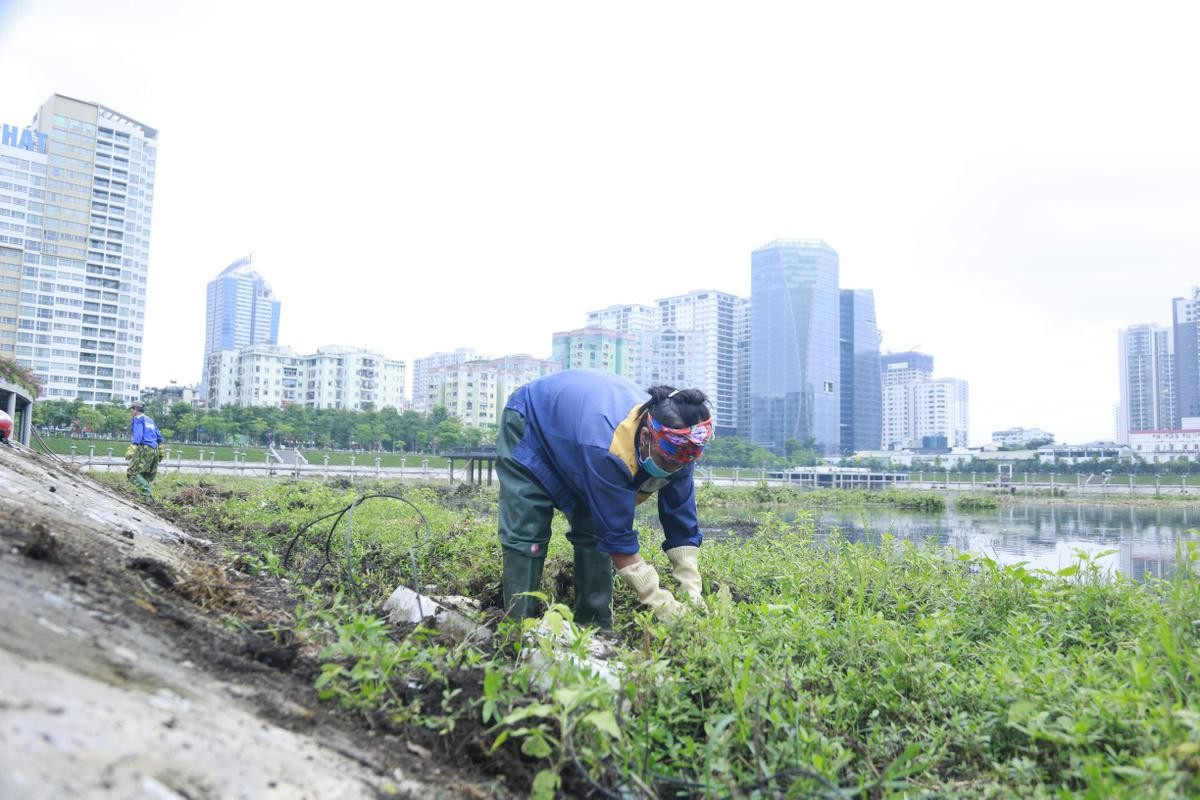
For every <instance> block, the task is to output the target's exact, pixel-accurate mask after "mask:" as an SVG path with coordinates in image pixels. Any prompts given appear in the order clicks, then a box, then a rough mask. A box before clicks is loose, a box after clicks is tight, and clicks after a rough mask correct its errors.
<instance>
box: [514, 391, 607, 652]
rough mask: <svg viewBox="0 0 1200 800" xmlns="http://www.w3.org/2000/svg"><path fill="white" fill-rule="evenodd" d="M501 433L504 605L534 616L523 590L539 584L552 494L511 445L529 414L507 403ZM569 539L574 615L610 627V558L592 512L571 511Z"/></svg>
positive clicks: (521, 432)
mask: <svg viewBox="0 0 1200 800" xmlns="http://www.w3.org/2000/svg"><path fill="white" fill-rule="evenodd" d="M499 434H500V435H499V436H498V437H497V458H496V473H497V475H499V477H500V545H501V548H502V554H503V557H504V607H505V609H509V610H510V614H511V616H513V617H516V618H522V617H526V616H532V615H533V614H534V608H533V603H532V602H531V601H530V598H527V597H516V598H514V597H513V595H516V594H519V593H520V592H530V591H537V590H538V589H539V588H540V586H541V579H542V564H543V563H544V562H545V559H546V547H547V546H548V545H549V544H550V524H551V521H552V520H553V517H554V509H555V506H554V500H553V499H552V498H551V497H550V495H549V494H547V492H546V490H545V489H543V488H542V485H541V484H540V483H538V481H537V479H536V478H534V477H533V475H531V474H530V473H529V471H528V470H527V469H526V468H525V467H524V466H523V465H521V464H519V463H518V462H517V461H516V460H514V459H513V457H512V453H513V449H514V448H515V447H516V446H517V445H518V444H519V443H520V442H521V439H522V438H523V437H524V435H525V418H524V417H522V416H521V415H520V414H519V413H518V412H516V411H514V410H512V409H511V408H506V409H505V410H504V413H503V415H502V416H501V418H500V432H499ZM568 521H569V522H570V523H571V530H570V531H569V532H568V533H567V539H569V540H570V542H571V544H573V545H574V546H575V548H574V549H575V609H574V610H575V621H576V622H578V623H580V624H583V625H596V626H598V627H601V628H611V627H612V575H613V573H612V559H610V558H609V556H608V554H607V553H601V552H599V551H597V550H596V545H597V543H598V540H597V538H596V531H595V526H594V524H593V522H592V518H591V514H590V513H588V511H587V510H586V509H577V510H576V512H575V513H574V514H573V515H571V516H569V517H568Z"/></svg>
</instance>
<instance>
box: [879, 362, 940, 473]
mask: <svg viewBox="0 0 1200 800" xmlns="http://www.w3.org/2000/svg"><path fill="white" fill-rule="evenodd" d="M880 370H881V383H882V387H881V388H882V395H883V420H882V424H881V429H882V434H881V443H882V446H883V448H884V449H885V450H900V449H903V448H906V447H918V446H920V440H919V439H917V408H916V396H915V394H914V392H913V386H915V385H916V384H918V383H925V382H927V381H931V380H933V356H930V355H926V354H924V353H917V352H913V351H908V352H904V353H887V354H886V355H884V356H882V357H881V358H880Z"/></svg>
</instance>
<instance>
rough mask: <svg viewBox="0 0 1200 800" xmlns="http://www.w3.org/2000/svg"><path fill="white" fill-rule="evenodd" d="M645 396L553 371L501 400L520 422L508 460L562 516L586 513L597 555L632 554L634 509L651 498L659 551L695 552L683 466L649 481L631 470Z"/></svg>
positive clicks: (607, 377) (605, 377)
mask: <svg viewBox="0 0 1200 800" xmlns="http://www.w3.org/2000/svg"><path fill="white" fill-rule="evenodd" d="M649 399H650V396H649V395H648V394H647V393H646V392H645V391H643V390H642V389H640V388H639V387H638V386H637V384H635V383H632V382H631V381H628V380H626V379H624V378H621V377H619V376H617V375H613V374H612V373H608V372H599V371H597V370H587V369H575V370H565V371H563V372H556V373H554V374H552V375H547V376H546V377H544V378H538V379H537V380H535V381H532V382H530V383H527V384H525V385H524V386H522V387H521V388H520V389H518V390H517V391H516V392H515V393H514V394H513V396H512V397H511V398H510V399H509V401H508V404H507V405H506V406H505V407H506V408H511V409H513V410H514V411H516V412H517V413H519V414H520V415H521V416H523V417H524V418H525V436H524V438H522V439H521V442H520V444H518V445H517V447H516V448H514V450H513V458H514V459H515V460H516V461H517V462H518V463H520V464H521V465H522V466H524V467H525V468H526V469H527V470H529V472H530V473H531V474H532V475H533V476H534V477H535V478H536V479H537V481H538V483H540V484H541V485H542V488H544V489H545V490H546V492H547V493H548V494H549V495H550V497H552V498H553V499H554V504H555V505H556V506H557V507H558V508H560V509H562V511H563V512H565V513H566V514H568V515H571V514H574V513H575V512H576V511H577V510H578V509H581V508H586V509H587V511H588V512H589V514H590V516H591V518H592V521H593V523H594V525H595V528H596V536H597V538H598V539H599V545H598V549H599V550H600V551H601V552H604V553H636V552H637V551H638V549H639V547H638V532H637V531H636V530H634V528H633V516H634V508H635V506H636V505H637V504H638V503H640V502H642V501H643V500H645V499H646V498H648V497H649V496H650V495H651V494H654V493H657V494H658V518H659V521H660V522H661V523H662V527H663V531H664V533H665V534H666V539H665V541H664V542H663V549H664V550H669V549H671V548H672V547H679V546H681V545H692V546H694V547H699V546H700V541H701V539H702V538H703V534H702V533H701V531H700V523H699V520H698V519H697V516H696V489H695V484H694V482H693V480H692V472H693V466H692V465H691V464H689V465H687V466H686V467H683V468H681V469H679V470H678V471H676V472H675V473H673V474H672V475H671V477H670V478H655V477H652V476H650V475H648V474H646V471H645V470H643V469H642V468H641V466H640V465H639V464H638V453H637V442H636V436H637V430H638V423H639V422H640V417H639V416H638V413H637V410H638V407H639V406H641V405H642V404H643V403H645V402H646V401H647V400H649Z"/></svg>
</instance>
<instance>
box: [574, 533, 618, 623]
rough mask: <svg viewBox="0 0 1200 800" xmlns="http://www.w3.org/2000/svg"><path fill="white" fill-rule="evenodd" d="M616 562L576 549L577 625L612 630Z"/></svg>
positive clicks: (606, 554)
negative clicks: (613, 563) (614, 563)
mask: <svg viewBox="0 0 1200 800" xmlns="http://www.w3.org/2000/svg"><path fill="white" fill-rule="evenodd" d="M612 592H613V570H612V559H611V558H609V555H608V553H601V552H598V551H596V550H592V549H591V548H588V547H579V546H578V545H576V546H575V622H576V624H578V625H592V626H594V627H597V628H600V629H601V630H609V629H611V628H612V624H613V618H612Z"/></svg>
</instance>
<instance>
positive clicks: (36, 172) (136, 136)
mask: <svg viewBox="0 0 1200 800" xmlns="http://www.w3.org/2000/svg"><path fill="white" fill-rule="evenodd" d="M0 149H2V150H3V152H2V153H0V159H2V164H0V166H3V168H4V169H5V170H7V171H8V172H11V173H13V174H11V175H10V174H8V173H6V174H5V176H4V179H3V182H4V183H7V184H11V186H12V188H11V189H9V190H7V197H8V199H7V200H6V201H5V200H0V208H4V207H7V209H8V210H9V211H10V212H15V213H23V214H24V215H25V217H24V220H23V224H24V231H23V236H22V237H20V238H21V239H22V241H21V242H20V246H19V249H20V250H21V251H22V252H21V258H20V262H21V264H22V267H21V294H20V298H19V301H20V303H19V307H18V310H17V314H16V315H15V316H16V317H17V320H18V322H17V330H18V334H17V337H16V338H17V341H16V344H15V350H14V352H15V355H16V359H17V361H18V362H19V363H20V364H22V365H24V366H27V367H30V368H31V369H33V371H34V372H35V373H36V374H37V375H38V377H39V378H40V379H41V381H42V384H43V388H42V396H43V397H46V398H49V399H70V398H79V399H81V400H83V401H85V402H87V403H92V404H95V403H108V402H117V403H127V402H132V401H133V400H136V399H138V396H139V391H138V390H139V385H140V381H141V368H142V336H143V325H144V320H145V309H146V280H147V274H148V272H149V249H150V223H151V209H152V207H153V203H154V182H155V161H156V158H157V151H158V131H156V130H155V129H153V128H151V127H149V126H147V125H144V124H142V123H140V122H138V121H136V120H134V119H132V118H130V117H127V116H125V115H123V114H120V113H118V112H116V111H114V110H112V109H111V108H107V107H106V106H102V105H100V104H98V103H90V102H84V101H82V100H75V99H73V98H70V97H64V96H63V95H58V94H56V95H52V96H51V97H50V99H49V100H47V101H46V102H45V103H44V104H43V105H42V107H41V109H40V110H39V111H38V112H37V114H36V115H35V116H34V118H33V123H32V125H31V126H30V127H29V128H26V129H22V130H19V131H18V130H17V129H16V128H15V126H10V125H5V126H3V127H2V128H0ZM14 150H15V151H20V152H14ZM42 153H44V154H45V155H41V154H42ZM14 161H15V162H17V163H13V162H14ZM17 173H19V176H18V174H17ZM18 187H19V188H18ZM22 200H23V201H24V202H18V201H22ZM0 219H3V220H4V221H5V222H7V223H8V224H9V225H12V224H16V223H17V222H18V221H19V220H20V218H19V217H16V216H14V215H13V213H10V214H7V215H2V214H0ZM4 233H5V235H7V236H9V238H8V239H6V240H4V242H3V243H4V245H6V247H5V248H3V249H4V251H5V252H3V253H0V275H3V276H7V277H8V278H11V277H12V265H13V263H14V259H15V256H16V253H15V251H16V250H17V249H18V246H17V242H14V241H12V239H15V238H18V237H16V236H14V235H12V234H15V233H16V231H14V230H13V229H12V228H11V227H9V228H8V229H7V230H6V231H4ZM0 289H5V290H9V291H11V289H12V285H11V283H7V282H5V283H0ZM11 299H12V298H11V296H10V295H3V294H0V305H4V306H9V305H11ZM0 312H3V313H0V317H3V318H7V319H8V320H11V319H12V317H13V316H14V315H13V314H12V313H11V312H9V311H8V310H7V309H5V308H0ZM12 327H13V326H12V324H11V322H6V323H0V346H3V344H5V341H4V340H5V338H6V336H5V334H4V333H3V332H2V331H3V330H8V331H11V330H12ZM10 341H11V339H10ZM4 352H7V351H4Z"/></svg>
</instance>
